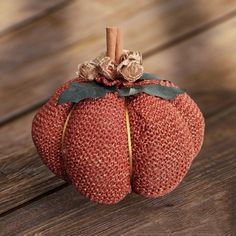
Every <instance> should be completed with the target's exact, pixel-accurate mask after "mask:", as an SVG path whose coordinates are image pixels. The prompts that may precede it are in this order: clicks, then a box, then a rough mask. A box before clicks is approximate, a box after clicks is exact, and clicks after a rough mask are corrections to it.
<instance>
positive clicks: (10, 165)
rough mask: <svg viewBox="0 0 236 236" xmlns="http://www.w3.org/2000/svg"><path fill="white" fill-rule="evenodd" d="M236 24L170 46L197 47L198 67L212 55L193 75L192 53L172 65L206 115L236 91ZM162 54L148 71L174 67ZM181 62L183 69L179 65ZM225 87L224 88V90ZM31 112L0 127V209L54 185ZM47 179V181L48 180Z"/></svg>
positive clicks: (15, 204) (148, 62) (26, 199)
mask: <svg viewBox="0 0 236 236" xmlns="http://www.w3.org/2000/svg"><path fill="white" fill-rule="evenodd" d="M235 24H236V19H234V20H231V21H228V22H226V23H224V24H222V25H219V26H218V27H215V28H213V29H211V30H209V31H208V32H205V33H204V34H202V35H198V36H197V37H195V38H192V39H191V40H189V41H186V42H185V43H182V44H181V45H176V46H175V47H173V48H172V49H170V50H173V60H174V59H175V57H174V55H175V52H176V50H177V49H178V48H179V47H181V52H187V51H191V49H193V48H194V49H195V50H194V52H196V51H197V52H198V55H199V56H198V66H199V67H204V65H205V63H206V61H210V60H212V58H214V61H213V62H214V63H215V64H214V63H213V62H211V63H212V64H210V65H211V67H212V68H211V67H210V68H211V70H207V69H206V70H201V74H199V73H198V72H199V71H198V70H196V71H195V73H196V74H195V77H193V76H192V74H191V73H190V70H189V73H187V72H188V71H187V70H185V64H186V63H188V67H189V68H193V71H194V67H195V66H196V61H195V59H194V58H195V57H193V56H192V57H191V56H190V55H189V56H188V60H185V64H181V63H182V61H181V62H180V61H179V64H178V66H177V67H174V68H177V69H178V71H179V74H178V77H176V76H175V77H176V78H181V80H180V81H182V82H181V84H182V85H185V86H184V87H187V88H189V90H190V92H191V93H192V95H193V98H194V99H195V100H196V101H197V102H198V103H199V105H200V107H201V108H203V110H204V114H205V115H208V114H211V113H212V112H213V111H216V109H217V107H218V108H219V107H220V108H222V107H224V106H227V105H228V104H226V103H225V100H226V99H225V98H227V101H229V100H233V99H235V92H233V91H234V89H235V84H234V83H235V82H234V75H235V74H236V68H235V67H234V66H233V65H234V64H235V60H236V58H235V56H234V55H232V57H226V54H227V53H230V52H231V51H232V50H233V48H234V47H235V46H234V38H235V37H236V28H235V27H234V26H235ZM222 32H224V37H216V35H217V36H219V35H218V34H219V33H221V34H222V35H223V33H222ZM210 39H211V40H210ZM207 40H210V41H207ZM203 42H208V43H209V44H211V45H214V48H212V49H211V50H209V51H208V53H207V54H204V52H205V51H206V50H207V48H208V47H210V46H209V44H207V48H206V47H203V46H202V45H203ZM175 48H176V49H175ZM213 49H214V50H213ZM200 52H202V53H200ZM216 52H217V53H218V54H217V55H218V57H214V55H216ZM224 53H225V54H224ZM161 55H162V56H161V57H160V58H159V59H158V60H155V61H153V60H149V59H147V60H145V65H146V68H148V69H149V71H155V69H156V66H159V68H161V67H160V66H161V63H160V62H161V61H162V60H165V62H166V63H169V64H168V65H169V66H170V68H166V70H165V71H169V70H170V71H174V69H173V68H172V66H174V65H175V64H174V63H170V62H168V61H170V60H171V56H170V55H171V54H170V51H168V50H167V51H166V54H164V52H163V53H161ZM165 55H166V56H165ZM194 55H195V54H194ZM220 55H222V57H223V59H222V58H221V57H220ZM191 58H192V59H191ZM223 60H224V61H223ZM231 60H232V61H231ZM223 62H224V63H225V64H224V65H222V66H219V64H218V63H223ZM201 63H202V64H201ZM181 66H182V69H180V67H181ZM163 68H164V67H163ZM213 68H214V69H216V70H217V71H216V73H217V74H219V75H221V76H218V77H216V79H215V81H214V86H213V85H212V73H213V72H214V71H213ZM162 71H164V69H162ZM162 71H159V72H162ZM161 74H162V73H161ZM169 77H170V78H172V77H173V78H175V77H174V76H172V75H171V74H170V75H169ZM202 77H203V78H204V81H202V80H201V78H202ZM222 77H223V78H224V81H227V83H226V84H225V85H222V83H223V82H222V83H221V81H222V80H221V78H222ZM184 81H185V83H184ZM188 84H189V85H188ZM229 84H231V85H229ZM202 85H203V87H202ZM224 86H227V87H224ZM206 88H207V89H208V90H207V92H206V91H204V89H206ZM226 88H227V90H226ZM202 91H203V92H202ZM225 91H227V93H226V92H225ZM219 94H224V96H225V97H223V99H218V98H217V96H218V95H219ZM200 95H201V96H200ZM215 97H216V98H215ZM214 100H215V101H217V104H216V103H214V102H213V101H214ZM33 115H34V112H32V113H30V114H28V115H25V116H23V117H21V118H19V119H18V120H16V121H15V122H11V123H9V124H7V125H5V126H3V127H2V128H1V129H0V133H1V135H0V150H1V152H2V155H1V157H0V168H1V169H0V170H1V173H2V175H1V178H0V182H1V185H0V189H1V191H0V210H1V212H4V211H7V210H8V209H11V208H12V207H15V206H18V205H20V204H22V203H24V202H26V201H28V200H29V199H32V198H34V197H36V196H38V195H40V194H41V193H45V191H47V190H48V189H50V188H53V186H51V183H52V185H53V183H54V182H50V181H52V180H51V178H53V177H52V174H51V173H50V172H49V171H48V170H47V168H46V167H45V166H43V165H42V163H41V162H40V161H39V159H37V158H38V157H37V154H36V153H35V149H34V147H33V144H32V141H31V137H30V126H31V121H32V118H33ZM9 140H10V141H9ZM17 158H21V161H19V162H17V161H16V162H15V160H17ZM34 162H35V163H37V164H35V165H34V168H32V166H31V165H30V164H28V163H34ZM21 173H22V174H21ZM26 173H27V175H26ZM34 180H35V182H34ZM47 181H48V182H49V184H48V182H47ZM54 181H55V186H58V185H60V184H61V183H62V182H61V180H59V179H56V178H54ZM31 183H32V184H31ZM24 185H26V186H27V187H26V188H24V187H22V186H24ZM15 194H17V197H14V195H15Z"/></svg>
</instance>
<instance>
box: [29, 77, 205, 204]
mask: <svg viewBox="0 0 236 236" xmlns="http://www.w3.org/2000/svg"><path fill="white" fill-rule="evenodd" d="M73 81H77V82H83V81H82V80H81V79H79V78H76V79H75V80H73ZM70 83H71V81H70V82H67V83H65V84H64V85H63V86H62V87H60V88H59V89H58V90H57V91H56V92H55V94H54V95H53V96H52V98H51V99H50V100H49V101H48V103H46V104H45V105H44V106H43V107H42V108H41V109H40V110H39V111H38V113H37V114H36V116H35V118H34V120H33V125H32V137H33V141H34V143H35V146H36V148H37V150H38V153H39V155H40V156H41V158H42V160H43V162H44V163H45V164H46V165H47V166H48V167H49V169H50V170H51V171H52V172H54V173H55V174H56V175H58V176H59V177H61V178H64V179H65V180H67V181H69V182H71V183H72V184H73V185H74V186H75V187H76V189H77V190H78V191H79V192H80V193H81V194H83V195H84V196H86V197H88V198H90V199H91V200H93V201H95V202H99V203H104V204H114V203H117V202H119V201H120V200H121V199H123V198H124V197H125V196H126V195H127V194H128V193H130V192H131V191H134V192H136V193H138V194H140V195H143V196H147V197H158V196H162V195H164V194H166V193H169V192H170V191H172V190H173V189H174V188H175V187H176V186H177V185H178V184H179V183H180V182H181V180H182V179H183V177H184V176H185V175H186V173H187V171H188V169H189V168H190V165H191V163H192V161H193V159H194V157H196V155H197V154H198V152H199V150H200V148H201V145H202V142H203V136H204V119H203V116H202V113H201V111H200V110H199V108H198V107H197V105H196V104H195V102H194V101H193V100H192V99H191V98H190V97H189V96H188V95H187V94H186V93H184V94H180V95H178V96H177V97H176V99H173V100H165V99H162V98H159V97H155V96H150V95H147V94H144V93H140V94H136V95H133V96H130V97H126V98H124V97H120V96H119V94H118V93H117V92H114V93H107V94H106V96H105V97H103V98H98V99H85V100H83V101H81V102H79V103H77V104H74V105H73V104H72V103H65V104H62V105H58V98H59V96H60V94H61V93H62V92H63V91H64V90H65V89H66V88H68V86H69V84H70ZM137 84H139V85H143V84H160V85H164V86H170V87H171V86H175V85H174V84H172V83H171V82H168V81H164V80H162V81H151V80H144V81H140V82H138V83H137ZM125 86H127V87H129V83H127V84H126V85H125ZM126 109H127V110H128V114H129V122H130V133H131V145H132V146H131V148H132V167H131V166H130V162H129V151H128V149H129V147H128V137H127V126H126V118H125V110H126ZM131 170H132V171H131Z"/></svg>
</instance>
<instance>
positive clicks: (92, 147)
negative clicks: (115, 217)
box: [64, 93, 131, 204]
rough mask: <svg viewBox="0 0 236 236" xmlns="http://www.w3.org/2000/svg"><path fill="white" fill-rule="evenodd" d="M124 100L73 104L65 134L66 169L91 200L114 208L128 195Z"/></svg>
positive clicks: (111, 95)
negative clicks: (113, 205) (114, 205)
mask: <svg viewBox="0 0 236 236" xmlns="http://www.w3.org/2000/svg"><path fill="white" fill-rule="evenodd" d="M124 116H125V107H124V100H123V99H120V98H118V96H117V94H116V93H108V94H107V95H106V96H105V97H103V98H99V99H95V100H94V99H92V100H90V99H87V100H84V101H81V102H79V103H78V104H76V107H75V109H74V110H73V112H72V114H71V117H70V119H69V122H68V126H67V127H68V128H67V129H66V132H65V139H64V141H65V142H64V143H65V166H66V169H67V173H68V177H69V179H70V180H71V183H72V184H73V185H74V186H75V188H76V189H77V190H78V191H79V192H80V193H81V194H82V195H84V196H86V197H88V198H89V199H90V200H92V201H95V202H99V203H103V204H114V203H116V202H118V201H120V200H122V199H123V198H124V197H125V196H126V195H127V194H128V193H130V191H131V186H130V166H129V162H128V144H127V133H126V132H127V130H126V124H125V119H124Z"/></svg>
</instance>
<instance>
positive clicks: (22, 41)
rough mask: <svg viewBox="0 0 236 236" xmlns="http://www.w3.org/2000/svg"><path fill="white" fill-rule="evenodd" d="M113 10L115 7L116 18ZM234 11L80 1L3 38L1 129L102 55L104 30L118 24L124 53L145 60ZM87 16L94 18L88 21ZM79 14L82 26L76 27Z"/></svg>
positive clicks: (217, 5) (219, 3)
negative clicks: (142, 55) (84, 63)
mask: <svg viewBox="0 0 236 236" xmlns="http://www.w3.org/2000/svg"><path fill="white" fill-rule="evenodd" d="M128 4H130V5H128ZM105 5H106V6H105ZM114 5H118V7H116V9H115V12H114V8H113V6H114ZM235 5H236V4H235V1H227V2H225V1H223V0H216V1H215V2H214V4H211V3H210V4H209V5H208V4H207V5H206V4H203V0H201V1H198V2H196V1H193V0H191V1H187V0H184V1H180V0H178V1H175V2H174V3H173V2H168V1H165V2H163V1H154V0H148V1H142V2H141V3H140V4H135V1H124V2H122V4H120V2H119V4H118V3H117V0H112V1H109V4H108V5H107V2H106V1H96V2H93V3H92V4H91V5H89V7H88V6H87V4H85V1H82V0H81V1H76V2H74V3H72V4H70V5H68V6H67V7H65V8H63V9H60V10H58V11H56V12H53V13H52V14H49V15H48V16H47V17H44V18H43V19H41V20H39V21H37V22H35V23H34V24H32V25H29V26H27V27H24V28H22V29H21V30H18V31H16V32H12V33H10V34H7V35H5V36H4V37H2V38H0V54H1V55H3V57H1V59H0V68H1V69H0V73H1V82H0V84H1V86H0V99H1V100H4V101H5V102H4V104H2V106H1V109H0V117H1V119H0V121H1V122H2V123H4V122H5V121H7V120H8V119H10V118H11V117H15V116H17V115H18V114H22V113H23V112H25V111H27V110H28V109H29V108H30V107H31V106H35V104H37V103H38V102H39V103H40V104H41V102H40V101H45V99H47V98H48V96H49V95H50V94H51V93H52V91H53V90H55V88H56V87H57V86H58V85H59V84H60V83H61V82H62V81H65V80H67V79H68V78H70V77H72V76H74V72H75V71H76V67H77V64H78V63H80V62H82V61H84V60H88V59H90V58H91V57H92V55H96V54H98V53H99V52H101V51H102V50H103V49H104V48H105V43H104V31H103V29H104V27H105V26H106V24H107V22H110V23H111V24H112V23H114V24H115V23H116V22H119V25H120V26H121V27H122V28H123V29H124V35H125V46H126V48H131V49H136V50H137V49H138V50H141V51H142V52H143V53H147V54H148V52H151V51H153V49H155V48H156V47H159V46H161V45H163V44H165V43H166V42H168V41H170V40H171V39H172V38H173V37H178V36H180V35H183V34H186V32H189V31H192V30H193V29H195V28H196V27H199V26H202V25H204V24H207V23H208V22H210V21H212V20H215V19H217V18H220V17H222V15H227V14H228V13H229V12H231V11H232V9H234V7H235ZM131 6H132V7H131ZM186 9H188V10H186ZM189 9H192V10H191V11H190V10H189ZM91 11H93V12H94V14H93V15H92V16H91V17H89V19H88V20H87V16H88V15H89V14H90V12H91ZM78 12H79V13H80V14H79V15H80V20H79V21H75V20H74V19H76V16H77V15H78ZM193 12H194V14H193ZM98 19H99V20H98ZM137 22H138V24H137ZM163 22H165V24H164V23H163ZM50 29H53V30H50ZM78 29H79V30H78ZM140 29H145V32H144V33H141V32H140ZM153 29H158V30H153ZM144 42H145V43H144ZM13 78H14V79H13ZM9 93H10V94H14V99H11V97H10V98H9ZM25 94H27V96H24V95H25ZM22 97H24V99H22ZM16 101H17V102H16Z"/></svg>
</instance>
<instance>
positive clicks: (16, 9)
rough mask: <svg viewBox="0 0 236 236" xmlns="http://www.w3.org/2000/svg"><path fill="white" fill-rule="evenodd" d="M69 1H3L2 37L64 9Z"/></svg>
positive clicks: (0, 21)
mask: <svg viewBox="0 0 236 236" xmlns="http://www.w3.org/2000/svg"><path fill="white" fill-rule="evenodd" d="M69 1H70V0H48V1H37V0H33V1H28V0H21V1H14V0H8V1H2V2H1V8H0V36H1V35H4V34H6V33H8V32H10V31H13V30H16V29H17V28H19V27H22V26H24V25H26V24H29V23H31V22H32V21H33V20H36V19H39V18H40V17H43V16H44V15H46V14H48V12H52V11H54V10H57V9H58V8H61V7H64V5H65V4H66V3H68V2H69Z"/></svg>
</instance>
